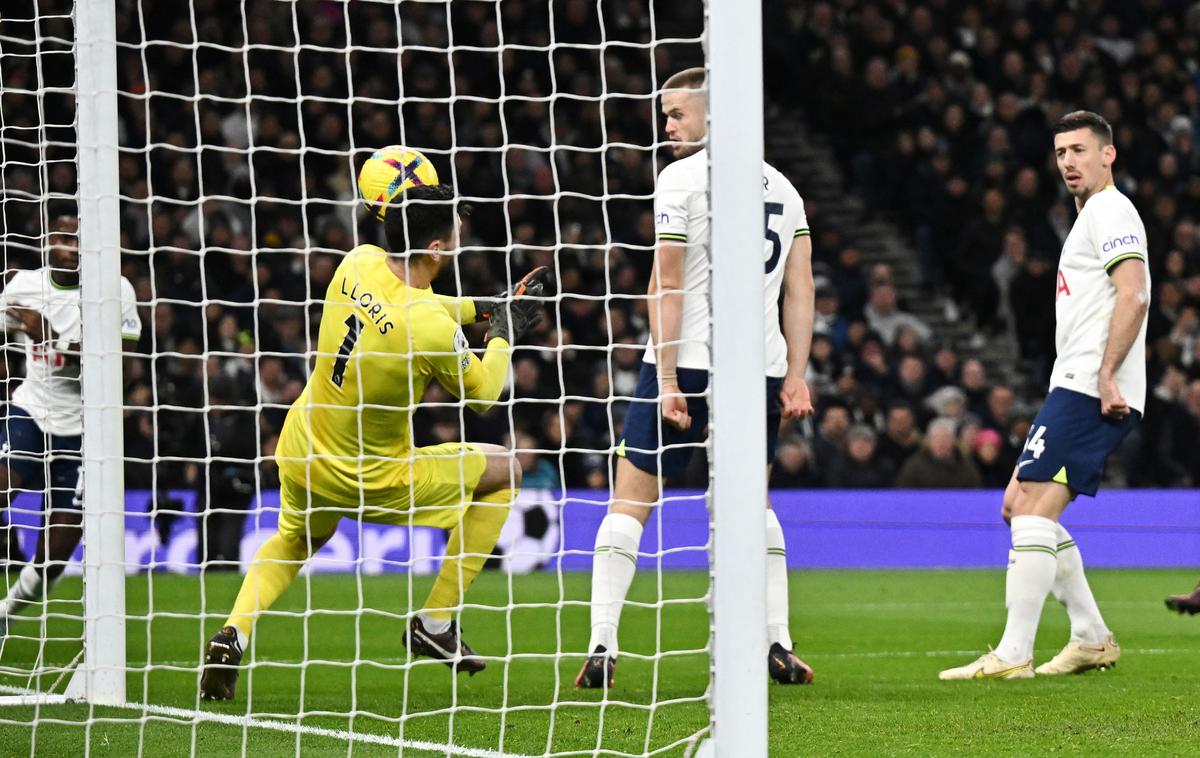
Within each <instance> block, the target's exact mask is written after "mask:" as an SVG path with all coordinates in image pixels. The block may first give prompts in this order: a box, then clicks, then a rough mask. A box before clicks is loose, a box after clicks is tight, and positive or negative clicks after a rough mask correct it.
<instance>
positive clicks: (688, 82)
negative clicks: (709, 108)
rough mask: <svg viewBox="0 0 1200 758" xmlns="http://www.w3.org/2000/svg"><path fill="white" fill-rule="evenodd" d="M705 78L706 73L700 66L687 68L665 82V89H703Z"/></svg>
mask: <svg viewBox="0 0 1200 758" xmlns="http://www.w3.org/2000/svg"><path fill="white" fill-rule="evenodd" d="M704 77H705V71H704V69H703V68H701V67H699V66H696V67H695V68H685V69H684V70H683V71H680V72H678V73H675V74H672V75H671V77H670V78H668V79H667V80H666V81H665V82H663V89H665V90H669V89H703V88H704Z"/></svg>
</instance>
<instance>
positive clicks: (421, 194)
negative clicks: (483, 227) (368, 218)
mask: <svg viewBox="0 0 1200 758" xmlns="http://www.w3.org/2000/svg"><path fill="white" fill-rule="evenodd" d="M396 199H397V200H398V201H399V205H397V206H394V207H392V208H391V209H390V210H389V211H388V214H387V216H385V217H384V221H383V230H384V233H385V234H386V235H387V242H388V247H390V248H391V250H392V252H393V253H403V252H407V251H412V252H415V253H420V252H421V251H422V250H424V249H425V248H427V247H428V246H429V243H430V242H433V241H434V240H445V239H449V237H450V236H451V235H452V234H453V233H454V223H455V221H456V219H457V217H458V216H464V217H465V216H467V215H470V211H471V207H470V206H469V205H465V204H458V205H457V211H458V212H457V213H455V210H456V208H455V206H456V203H455V201H454V200H455V195H454V187H452V186H450V185H449V184H433V185H427V186H420V187H410V188H408V189H406V190H405V191H404V192H403V193H401V195H400V196H399V197H398V198H396Z"/></svg>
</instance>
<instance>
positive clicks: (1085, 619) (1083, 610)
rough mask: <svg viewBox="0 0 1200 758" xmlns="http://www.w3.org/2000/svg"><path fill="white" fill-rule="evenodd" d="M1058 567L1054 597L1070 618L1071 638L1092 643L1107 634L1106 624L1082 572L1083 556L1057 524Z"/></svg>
mask: <svg viewBox="0 0 1200 758" xmlns="http://www.w3.org/2000/svg"><path fill="white" fill-rule="evenodd" d="M1057 526H1058V537H1057V539H1058V568H1057V571H1056V572H1055V574H1054V597H1055V598H1057V599H1058V602H1060V603H1062V604H1063V605H1064V606H1066V608H1067V615H1068V616H1070V617H1071V639H1072V640H1075V641H1077V642H1083V643H1086V644H1095V643H1097V642H1101V641H1103V640H1104V638H1105V637H1106V636H1108V633H1109V632H1108V627H1107V626H1106V625H1105V623H1104V618H1103V617H1102V616H1101V615H1100V608H1099V607H1098V606H1097V605H1096V598H1095V597H1093V596H1092V588H1091V587H1089V586H1088V580H1087V576H1085V575H1084V573H1083V556H1082V555H1080V554H1079V547H1078V546H1077V545H1076V544H1075V540H1073V539H1071V533H1070V532H1068V531H1067V530H1066V529H1064V528H1063V527H1062V524H1058V525H1057Z"/></svg>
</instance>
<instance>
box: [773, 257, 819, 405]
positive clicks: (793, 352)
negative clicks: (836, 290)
mask: <svg viewBox="0 0 1200 758" xmlns="http://www.w3.org/2000/svg"><path fill="white" fill-rule="evenodd" d="M815 304H816V288H815V286H814V284H813V273H812V237H810V236H809V235H807V234H805V235H802V236H798V237H796V238H795V239H793V240H792V249H791V250H790V251H789V252H788V257H787V268H785V269H784V272H783V337H784V340H785V341H786V342H787V364H788V368H787V375H786V376H785V377H784V379H783V390H782V391H781V392H780V400H781V401H782V405H783V417H784V418H792V417H797V418H804V417H805V416H808V415H809V414H811V413H812V412H813V405H812V397H811V396H810V395H809V392H808V384H807V383H806V382H805V381H804V375H805V373H807V371H808V355H809V349H810V348H811V347H812V333H813V314H814V309H815V307H816V305H815Z"/></svg>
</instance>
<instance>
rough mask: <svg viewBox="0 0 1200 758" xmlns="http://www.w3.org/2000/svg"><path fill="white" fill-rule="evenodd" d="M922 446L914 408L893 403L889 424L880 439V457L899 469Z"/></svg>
mask: <svg viewBox="0 0 1200 758" xmlns="http://www.w3.org/2000/svg"><path fill="white" fill-rule="evenodd" d="M920 448H921V432H920V427H919V426H918V424H917V418H916V415H915V413H914V411H913V409H912V408H911V407H909V406H907V405H893V406H892V407H891V408H889V409H888V412H887V426H886V428H885V430H884V433H883V437H882V438H881V439H880V440H879V453H878V457H879V459H880V460H882V461H887V466H888V467H889V468H890V469H891V470H892V471H893V472H895V471H899V470H900V467H901V466H903V465H904V462H905V461H907V460H908V459H909V458H911V457H912V456H913V454H914V453H916V452H917V451H918V450H920Z"/></svg>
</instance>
